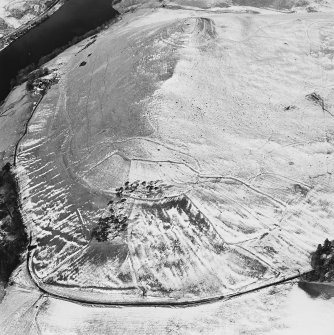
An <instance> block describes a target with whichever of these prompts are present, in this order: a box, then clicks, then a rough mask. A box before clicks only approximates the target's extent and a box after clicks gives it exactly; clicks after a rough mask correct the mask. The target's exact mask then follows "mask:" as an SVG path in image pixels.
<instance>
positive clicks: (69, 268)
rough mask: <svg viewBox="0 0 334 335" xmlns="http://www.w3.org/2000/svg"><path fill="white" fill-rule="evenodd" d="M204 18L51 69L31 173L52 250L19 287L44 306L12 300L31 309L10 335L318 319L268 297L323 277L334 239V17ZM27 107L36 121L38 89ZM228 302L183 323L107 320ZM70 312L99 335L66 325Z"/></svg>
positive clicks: (183, 13)
mask: <svg viewBox="0 0 334 335" xmlns="http://www.w3.org/2000/svg"><path fill="white" fill-rule="evenodd" d="M245 2H246V1H245ZM200 3H203V1H202V2H200V1H198V2H197V1H182V2H181V1H175V2H171V3H167V2H166V4H165V8H156V7H155V8H154V9H152V8H144V9H138V10H137V11H134V12H133V13H131V12H130V13H127V14H125V15H124V16H123V17H122V19H121V20H119V21H118V22H116V23H115V24H113V25H111V26H110V27H109V28H108V29H107V30H104V31H102V32H101V33H99V34H98V35H97V36H94V37H91V38H89V39H87V40H84V41H82V42H80V43H79V44H77V45H75V46H73V47H71V48H69V49H67V50H66V51H64V52H63V53H62V54H60V55H59V56H57V57H56V58H55V59H54V60H52V61H50V62H49V63H47V64H46V65H45V66H47V67H48V68H49V69H51V70H54V71H57V73H58V76H59V81H58V82H57V83H55V84H54V85H53V86H52V87H51V88H50V89H49V90H48V92H47V94H46V95H45V96H44V97H43V99H42V100H41V101H40V102H39V104H38V106H36V109H35V110H34V114H33V116H32V118H31V120H30V121H29V124H28V128H27V133H26V135H25V136H24V137H23V138H22V140H21V141H20V142H19V145H18V151H17V157H16V172H17V175H18V179H19V183H20V189H21V194H20V200H21V204H22V215H23V220H24V222H25V223H26V225H27V228H28V230H29V233H30V234H31V236H32V243H33V244H34V246H36V247H35V248H34V250H33V251H32V252H31V253H30V254H29V257H28V267H27V269H24V267H21V268H20V269H18V271H17V273H16V274H15V275H14V281H15V282H17V283H18V287H19V284H20V283H21V284H22V283H24V284H23V286H24V287H26V288H30V287H33V286H34V285H37V287H38V288H39V290H42V292H43V293H44V294H43V295H39V294H38V291H37V290H36V286H35V288H34V289H32V292H30V293H29V294H28V293H27V294H26V295H25V293H22V292H21V293H20V290H19V288H18V287H16V286H14V287H13V288H11V289H10V290H9V291H10V292H11V293H9V295H8V296H6V297H5V300H4V303H3V305H4V306H8V305H9V302H10V300H9V299H10V298H9V297H12V299H14V300H15V299H18V300H19V299H23V300H24V303H23V305H21V307H20V308H21V309H20V310H19V312H18V310H16V311H15V310H14V309H10V311H8V312H6V315H7V318H5V317H3V319H2V320H1V317H0V324H1V322H3V323H2V324H3V325H5V323H6V320H9V319H10V318H12V319H11V320H12V321H11V322H10V323H8V324H7V323H6V328H5V329H6V331H7V333H8V334H10V329H12V328H11V327H15V325H17V324H19V325H20V326H22V327H23V328H24V327H28V326H29V325H30V327H31V328H29V329H30V330H29V331H31V334H33V331H34V330H36V329H39V331H41V329H42V330H43V331H42V333H43V334H44V333H50V334H53V333H57V332H58V333H59V332H60V333H61V332H63V333H66V332H67V333H71V332H72V333H79V332H81V331H82V332H83V333H87V334H89V333H90V332H92V329H93V326H92V324H93V321H92V320H100V321H99V322H101V328H100V329H98V330H97V329H96V328H94V332H97V331H99V332H100V333H101V334H102V333H104V330H106V329H109V328H108V327H110V323H112V324H113V325H114V326H115V325H117V328H116V329H118V330H119V333H122V332H123V331H124V332H125V331H126V330H125V328H124V327H125V324H126V323H127V321H126V320H128V317H129V315H130V314H131V313H132V314H131V315H132V317H133V318H135V321H131V322H133V323H131V324H132V326H131V327H133V328H131V327H130V328H131V330H132V332H135V331H137V333H138V332H139V333H147V334H148V333H152V334H157V333H160V334H164V333H166V334H167V333H168V332H173V333H180V334H185V333H187V332H188V333H189V334H194V333H196V332H198V333H203V332H204V333H206V334H209V333H210V334H211V333H212V334H213V333H217V332H219V331H221V330H222V329H226V331H227V332H226V333H227V334H229V333H228V331H229V329H233V331H235V332H233V331H232V330H231V334H240V333H243V332H244V333H245V334H246V333H247V334H257V333H269V331H270V330H271V328H270V327H274V328H272V329H276V331H277V332H276V333H277V334H283V332H280V331H281V330H282V329H283V328H287V327H289V325H288V324H289V323H290V321H291V319H289V321H286V320H287V318H286V315H285V314H284V313H285V312H284V309H285V308H287V310H289V308H290V309H293V307H291V305H289V304H292V303H291V302H290V301H289V302H287V301H286V300H285V299H288V298H286V297H287V296H289V299H293V297H297V299H299V301H301V302H302V303H304V304H305V306H306V305H307V304H308V302H307V301H306V298H305V297H304V296H302V295H301V292H299V291H296V288H294V289H293V290H292V291H289V293H287V291H288V289H286V288H284V289H282V291H280V289H279V287H276V286H272V287H271V288H270V287H267V286H268V285H275V283H279V282H281V281H284V280H286V279H289V278H294V277H296V276H298V274H299V273H303V272H307V271H309V270H311V263H310V254H311V252H313V251H314V250H315V249H316V247H317V245H318V244H319V243H322V242H323V241H324V240H325V239H326V238H328V237H332V236H334V225H333V221H334V211H333V208H334V183H333V175H332V174H333V163H334V158H333V157H334V156H333V152H334V146H333V139H334V106H333V105H334V98H333V96H334V95H333V93H334V92H333V90H334V86H333V82H334V65H333V54H334V53H333V52H334V49H333V48H334V29H333V24H332V17H333V12H331V11H330V10H329V9H328V10H327V11H326V10H321V9H322V8H326V7H325V5H324V7H321V6H320V2H319V3H318V4H317V6H318V7H317V8H318V9H319V11H318V12H314V11H311V10H307V8H308V7H307V6H306V5H305V6H304V7H303V8H300V9H298V10H296V11H295V12H294V13H291V11H292V10H293V9H294V8H295V7H296V3H293V5H291V6H288V5H286V6H283V5H282V2H280V4H281V5H280V6H276V5H275V6H274V4H272V3H270V4H269V5H263V4H262V2H261V4H260V3H259V2H257V6H254V4H253V3H252V4H250V3H247V4H248V5H253V7H252V8H250V7H249V6H247V7H237V6H223V5H222V3H220V4H218V5H219V6H218V5H217V3H218V2H217V3H215V4H211V7H212V8H206V7H205V8H204V7H203V6H202V5H201V4H200ZM238 4H239V5H245V3H244V2H242V1H240V2H239V3H235V4H234V5H238ZM247 4H246V5H247ZM134 5H135V2H134ZM310 5H312V4H310ZM313 5H314V6H316V5H315V4H313ZM321 5H323V4H321ZM283 7H284V8H283ZM256 13H257V14H256ZM13 94H16V98H15V99H17V105H16V106H17V107H18V108H19V106H20V104H21V105H22V104H23V102H24V101H25V100H23V99H24V97H25V92H24V90H23V86H21V87H20V88H18V89H16V91H14V93H13ZM18 95H21V96H20V98H18V97H17V96H18ZM9 103H10V104H12V105H11V106H15V102H13V98H12V95H10V96H9V97H8V99H7V101H6V102H5V103H4V106H3V108H4V109H5V108H8V104H9ZM6 106H7V107H6ZM3 150H4V149H3ZM27 273H29V274H30V276H31V277H29V278H28V275H27ZM32 281H33V283H34V284H33V283H32ZM261 287H267V288H264V289H263V290H262V291H261V292H256V293H251V294H250V293H249V294H250V295H248V294H246V293H248V292H250V291H252V290H254V289H258V288H261ZM237 295H242V297H241V298H240V299H241V300H237V299H236V300H231V301H230V299H232V298H233V297H235V296H237ZM291 295H292V296H293V297H292V298H291ZM23 296H24V298H23ZM48 296H49V297H48ZM20 297H21V298H20ZM247 297H249V298H248V299H247ZM55 298H57V299H55ZM59 299H65V300H68V302H64V301H62V300H59ZM218 299H223V300H224V302H226V304H224V302H216V303H213V304H211V305H203V306H197V307H191V308H190V309H189V310H187V311H188V312H189V313H188V312H187V313H184V314H182V316H181V315H180V316H177V313H178V310H168V312H167V310H165V311H166V314H164V313H163V312H161V309H162V308H163V307H159V309H157V311H156V312H155V310H153V309H149V307H145V308H144V309H143V308H142V309H138V310H135V308H134V307H131V311H132V312H131V313H130V314H129V313H128V312H127V310H126V309H121V310H120V311H121V312H119V311H117V312H115V310H114V309H109V310H107V309H105V306H106V305H108V304H111V305H113V306H114V305H136V304H138V305H151V304H153V305H162V306H165V305H167V306H170V305H183V306H185V305H187V304H188V305H189V304H194V303H196V304H197V303H203V302H205V303H208V302H213V301H216V300H218ZM36 301H37V302H36ZM69 301H77V302H81V303H87V304H102V305H103V306H104V307H103V309H99V308H92V309H90V308H89V307H88V305H80V306H79V305H78V306H77V305H71V303H70V302H69ZM331 303H332V302H329V304H331ZM32 305H36V306H42V307H40V309H38V308H37V310H36V311H35V309H31V306H32ZM263 305H266V306H270V307H268V309H266V310H264V307H263ZM27 306H29V307H27ZM64 306H67V307H66V308H68V311H70V312H69V314H68V315H72V314H71V313H73V315H75V314H76V313H79V312H80V315H85V316H86V317H87V318H86V319H85V320H78V319H75V317H74V319H75V320H74V321H73V320H72V319H71V322H68V323H66V326H65V323H64V325H60V324H59V321H57V318H55V317H53V315H57V316H59V317H60V316H63V317H65V316H64V315H63V314H62V313H64V312H63V311H62V308H63V307H64ZM287 306H288V307H287ZM289 306H290V307H289ZM331 306H332V305H331ZM146 308H147V309H146ZM252 308H255V309H256V310H257V313H255V312H254V313H255V314H256V315H257V317H258V318H260V317H261V316H262V317H263V319H262V321H261V322H259V323H258V324H254V323H252V318H254V314H252V313H253V311H252ZM77 309H78V310H77ZM79 309H80V311H79ZM158 310H159V313H160V314H158ZM278 310H279V311H280V312H278ZM0 311H1V305H0ZM24 311H25V312H24ZM146 311H147V315H146ZM174 311H175V313H174ZM20 313H26V314H25V315H29V318H28V317H27V318H26V319H24V320H23V321H22V322H21V323H20V322H19V321H18V320H17V321H15V317H14V318H13V315H19V314H20ZM54 313H55V314H54ZM117 313H120V319H119V320H118V319H117V317H116V315H117ZM324 313H326V312H324ZM0 315H1V313H0ZM295 316H296V315H295ZM300 317H301V316H300ZM66 318H70V316H66ZM297 318H298V316H297ZM28 319H33V320H36V319H39V320H40V321H39V323H38V324H37V322H36V323H35V324H34V325H33V326H31V324H29V320H28ZM87 320H90V321H89V322H88V321H87ZM108 320H111V321H108ZM140 320H142V322H140ZM152 320H159V322H160V323H159V322H158V323H157V324H156V323H154V321H152ZM233 320H234V321H233ZM237 320H241V321H240V323H238V324H237V325H235V326H233V327H232V328H229V325H230V324H231V323H233V324H234V323H235V322H237ZM270 320H271V321H270ZM282 320H284V321H282ZM30 322H31V321H30ZM81 322H82V324H81ZM109 322H110V323H109ZM293 322H294V321H291V323H293ZM159 325H160V328H159ZM62 327H64V328H62ZM65 327H69V328H66V329H65ZM136 327H138V328H136ZM230 327H231V326H230ZM257 327H258V328H257ZM23 328H22V329H23ZM24 329H26V328H24ZM55 329H56V331H55ZM180 329H182V330H180ZM302 329H304V328H303V327H302V328H299V330H300V331H302ZM305 329H306V328H305ZM204 330H205V331H204ZM220 333H221V332H220ZM295 334H297V333H295ZM324 334H330V333H326V332H324Z"/></svg>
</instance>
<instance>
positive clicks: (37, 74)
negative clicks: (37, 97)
mask: <svg viewBox="0 0 334 335" xmlns="http://www.w3.org/2000/svg"><path fill="white" fill-rule="evenodd" d="M48 74H50V70H49V69H48V68H47V67H44V68H40V69H37V70H35V71H32V72H30V73H28V74H26V75H25V79H26V80H27V84H26V89H27V91H32V90H33V89H34V81H35V80H36V79H38V78H41V77H44V76H47V75H48Z"/></svg>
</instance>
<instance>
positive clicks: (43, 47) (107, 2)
mask: <svg viewBox="0 0 334 335" xmlns="http://www.w3.org/2000/svg"><path fill="white" fill-rule="evenodd" d="M117 15H118V12H117V11H116V10H115V9H114V8H113V7H112V6H111V0H99V1H95V0H70V1H67V2H65V4H64V5H63V6H62V7H61V8H60V9H59V10H58V11H57V12H55V13H54V14H53V15H52V16H50V18H49V19H47V20H46V21H44V22H42V23H41V24H40V25H38V26H36V27H34V28H32V29H31V30H29V31H28V32H27V33H26V34H24V35H23V36H22V37H20V38H19V39H17V40H16V41H14V42H13V43H11V44H10V45H9V46H8V47H7V48H5V49H4V50H3V51H1V52H0V101H1V100H3V99H4V98H5V97H6V96H7V95H8V93H9V92H10V81H11V79H12V78H14V77H15V76H16V74H17V73H18V71H19V70H20V69H22V68H24V67H26V66H28V65H30V64H32V63H36V62H38V61H39V59H40V58H41V57H43V56H45V55H47V54H49V53H51V52H52V51H53V50H55V49H56V48H59V47H61V46H64V45H66V44H67V43H68V42H69V41H71V40H72V39H73V38H74V37H75V36H80V35H83V34H85V33H86V32H88V31H90V30H92V29H94V28H96V27H97V26H99V25H101V24H103V23H104V22H106V21H108V20H110V19H112V18H113V17H116V16H117Z"/></svg>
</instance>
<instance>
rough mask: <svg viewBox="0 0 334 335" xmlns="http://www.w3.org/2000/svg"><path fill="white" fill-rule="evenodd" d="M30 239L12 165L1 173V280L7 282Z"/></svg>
mask: <svg viewBox="0 0 334 335" xmlns="http://www.w3.org/2000/svg"><path fill="white" fill-rule="evenodd" d="M27 244H28V238H27V234H26V230H25V226H24V224H23V220H22V217H21V213H20V209H19V202H18V185H17V181H16V179H15V175H14V173H13V172H12V171H11V165H10V164H9V163H7V164H6V165H5V166H4V167H3V168H2V170H1V171H0V279H1V280H2V281H5V282H7V281H8V279H9V276H10V274H11V273H12V271H13V270H14V269H15V267H16V266H17V265H18V264H19V262H20V257H21V254H22V253H23V252H24V250H26V247H27Z"/></svg>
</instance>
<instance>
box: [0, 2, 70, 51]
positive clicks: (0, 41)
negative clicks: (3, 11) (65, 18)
mask: <svg viewBox="0 0 334 335" xmlns="http://www.w3.org/2000/svg"><path fill="white" fill-rule="evenodd" d="M63 3H64V0H53V1H51V4H49V5H48V6H47V8H46V9H45V10H43V11H42V12H41V13H40V14H39V15H38V16H37V17H35V18H34V19H32V20H29V21H28V22H26V23H25V24H22V25H21V26H19V27H17V28H16V29H15V30H14V31H11V32H9V33H7V34H6V35H4V36H2V37H1V38H0V51H1V50H3V49H4V48H6V47H7V46H8V45H9V44H10V43H12V42H13V41H15V40H17V39H18V38H20V37H21V36H23V35H24V34H26V33H27V32H28V31H29V30H30V29H32V28H33V27H35V26H37V25H39V24H40V23H42V22H44V21H45V20H47V19H48V18H49V17H50V15H52V14H53V13H54V12H55V11H56V10H58V9H59V8H60V7H61V6H62V4H63Z"/></svg>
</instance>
